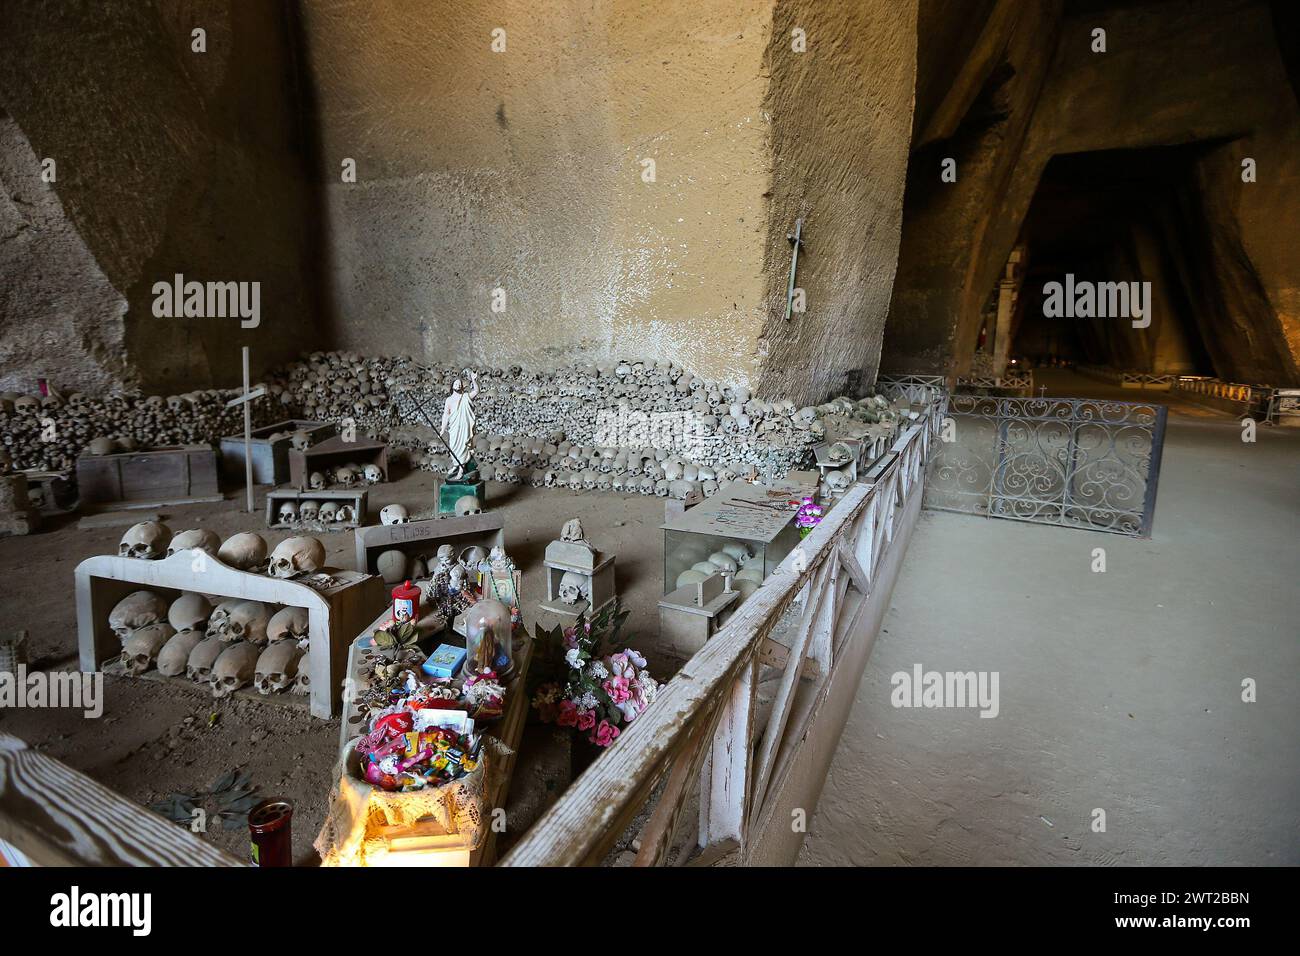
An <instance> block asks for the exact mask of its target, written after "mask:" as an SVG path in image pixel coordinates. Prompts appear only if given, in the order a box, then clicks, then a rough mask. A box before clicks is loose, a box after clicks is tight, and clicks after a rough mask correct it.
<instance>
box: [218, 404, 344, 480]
mask: <svg viewBox="0 0 1300 956" xmlns="http://www.w3.org/2000/svg"><path fill="white" fill-rule="evenodd" d="M293 431H305V432H308V433H309V434H310V435H311V440H312V441H321V440H323V439H325V438H328V437H329V436H330V435H332V434H334V426H333V425H331V424H330V423H329V422H312V421H307V420H305V419H300V418H291V419H288V420H287V421H283V422H276V423H275V424H274V425H267V426H266V427H265V428H254V429H253V431H252V433H251V437H252V441H251V442H250V443H249V450H250V453H251V455H252V457H253V483H254V484H258V485H279V484H283V483H284V482H286V481H288V480H289V450H290V448H292V444H291V439H290V438H289V437H288V436H286V437H284V438H277V439H276V440H275V441H272V440H271V437H270V436H272V435H274V434H275V433H276V432H293ZM221 470H222V471H223V472H224V473H225V475H226V477H227V478H229V479H231V480H235V481H238V482H239V483H240V484H241V485H242V484H243V482H244V436H243V435H227V436H226V437H225V438H223V439H221Z"/></svg>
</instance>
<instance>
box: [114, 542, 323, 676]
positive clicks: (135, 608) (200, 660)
mask: <svg viewBox="0 0 1300 956" xmlns="http://www.w3.org/2000/svg"><path fill="white" fill-rule="evenodd" d="M185 551H190V552H196V553H197V554H198V555H206V556H211V557H215V558H217V559H218V560H219V561H221V562H222V563H224V564H227V565H229V566H230V567H233V568H237V569H238V570H241V571H250V572H254V573H265V574H268V575H270V576H271V577H276V578H286V579H288V578H296V579H305V580H306V581H307V583H311V576H321V575H325V572H324V571H323V568H324V566H325V547H324V545H322V544H321V543H320V542H319V541H317V540H316V539H315V538H311V537H293V538H286V539H285V540H284V541H281V542H280V543H279V544H278V545H276V546H275V548H274V549H273V550H270V552H269V553H268V547H267V543H266V540H265V539H264V538H263V537H262V536H261V535H259V534H254V533H252V532H243V533H240V534H236V535H232V536H231V537H230V538H227V539H226V540H225V541H222V540H221V539H220V537H218V535H217V534H216V533H214V532H212V531H209V530H207V529H195V530H191V531H182V532H181V533H180V534H177V535H173V534H172V532H171V529H169V528H168V527H167V526H166V525H164V524H162V523H160V522H157V521H142V522H140V523H139V524H136V525H132V527H131V528H130V529H129V530H128V531H127V532H126V534H125V535H123V536H122V542H121V544H120V545H119V546H118V554H119V555H120V556H122V557H124V558H134V559H137V560H142V561H157V560H161V559H163V558H169V557H172V556H173V555H175V554H177V553H180V552H185ZM200 567H201V565H200ZM325 576H326V577H328V575H325ZM214 602H215V605H214ZM109 625H110V626H111V627H112V628H113V631H114V633H116V634H117V636H118V638H119V639H121V641H122V663H123V665H124V667H125V668H126V672H127V673H128V674H132V675H137V676H138V675H140V674H143V673H144V672H145V671H147V670H148V669H149V668H150V667H152V666H154V665H155V664H156V665H157V667H158V670H159V672H160V673H162V674H164V675H165V676H167V677H178V676H180V675H181V674H182V673H184V674H186V675H187V676H189V678H190V679H191V680H194V681H197V682H199V683H204V684H209V685H210V686H211V688H212V693H213V694H214V695H215V696H217V697H226V696H229V695H230V694H231V693H233V692H234V691H236V690H238V689H239V688H241V687H244V686H247V685H248V684H253V685H254V686H255V687H256V688H257V689H258V690H259V691H260V692H261V693H263V694H270V693H273V692H279V691H284V690H288V689H289V688H290V685H292V688H293V690H294V692H295V693H300V694H305V693H308V691H309V690H310V678H309V677H308V669H307V664H306V655H305V653H304V651H305V649H306V647H307V611H306V609H305V608H299V607H283V608H276V607H274V606H268V605H266V604H264V603H262V602H260V601H246V600H244V599H242V598H232V599H229V600H226V599H222V598H220V597H217V598H208V597H205V596H203V595H202V594H197V593H188V592H187V593H185V594H182V595H181V596H180V597H179V598H177V599H176V600H175V601H172V602H171V603H170V604H169V603H168V602H167V600H166V599H165V598H163V597H161V596H160V595H158V594H155V593H154V592H152V591H148V590H144V591H136V592H134V593H133V594H131V595H128V596H127V597H126V598H124V599H123V600H122V601H120V602H119V603H118V604H117V606H116V607H114V608H113V611H112V613H111V614H109Z"/></svg>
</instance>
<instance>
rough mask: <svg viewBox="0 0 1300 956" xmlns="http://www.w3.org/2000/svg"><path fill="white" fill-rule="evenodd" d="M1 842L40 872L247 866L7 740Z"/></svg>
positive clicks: (0, 789)
mask: <svg viewBox="0 0 1300 956" xmlns="http://www.w3.org/2000/svg"><path fill="white" fill-rule="evenodd" d="M0 842H3V843H5V844H8V846H9V847H12V848H13V849H14V850H17V851H18V853H20V854H21V855H22V857H23V858H24V859H25V860H26V861H28V862H30V863H33V864H35V865H37V866H243V865H244V864H242V863H240V862H239V861H238V860H236V859H234V858H233V857H231V856H228V855H227V854H225V853H223V852H222V851H221V850H218V849H217V848H216V847H214V846H212V845H211V844H209V843H205V842H204V841H203V840H201V839H199V838H198V837H197V836H195V835H194V834H192V833H190V832H189V831H188V830H186V829H183V828H182V827H178V826H177V825H176V824H174V823H170V822H168V821H167V820H164V819H163V818H162V817H160V816H158V814H156V813H152V812H150V811H149V810H146V809H145V808H144V807H142V806H139V805H138V804H135V803H132V802H131V801H130V800H128V799H126V798H125V797H123V796H121V795H120V794H118V793H116V792H115V791H113V790H110V789H108V787H105V786H104V785H103V784H100V783H96V782H95V781H94V780H91V779H90V778H89V777H87V776H86V775H85V774H82V773H78V772H77V771H76V770H73V769H72V768H71V767H68V766H66V765H64V764H62V763H59V761H57V760H54V759H53V758H51V757H47V756H45V755H44V754H42V753H38V752H37V751H35V750H32V749H30V748H28V746H27V745H26V744H25V743H23V742H22V741H21V740H19V739H18V738H17V737H13V736H11V735H9V734H5V733H0ZM6 855H8V854H6Z"/></svg>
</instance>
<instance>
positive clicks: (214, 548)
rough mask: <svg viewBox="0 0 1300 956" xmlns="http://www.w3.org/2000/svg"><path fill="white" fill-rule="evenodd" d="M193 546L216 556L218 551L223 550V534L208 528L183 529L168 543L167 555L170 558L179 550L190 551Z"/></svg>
mask: <svg viewBox="0 0 1300 956" xmlns="http://www.w3.org/2000/svg"><path fill="white" fill-rule="evenodd" d="M193 548H198V549H199V550H200V551H206V552H207V553H208V554H210V555H212V556H213V557H216V554H217V552H218V551H220V550H221V536H220V535H219V534H217V533H216V532H215V531H209V530H208V529H207V528H195V529H193V530H191V531H182V532H181V533H180V534H178V535H176V536H174V537H173V538H172V540H171V543H170V544H168V545H167V557H169V558H170V557H171V556H172V555H173V554H175V553H176V552H177V551H189V550H192V549H193Z"/></svg>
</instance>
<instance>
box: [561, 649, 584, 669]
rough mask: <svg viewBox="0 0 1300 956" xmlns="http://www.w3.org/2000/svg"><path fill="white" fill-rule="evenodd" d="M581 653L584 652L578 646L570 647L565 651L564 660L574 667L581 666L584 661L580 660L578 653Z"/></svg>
mask: <svg viewBox="0 0 1300 956" xmlns="http://www.w3.org/2000/svg"><path fill="white" fill-rule="evenodd" d="M581 653H582V652H581V651H580V650H578V648H576V647H571V648H569V649H568V650H567V651H565V652H564V662H565V663H566V664H568V665H569V666H570V667H573V668H579V667H581V666H582V662H581V661H579V660H578V655H579V654H581Z"/></svg>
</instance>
